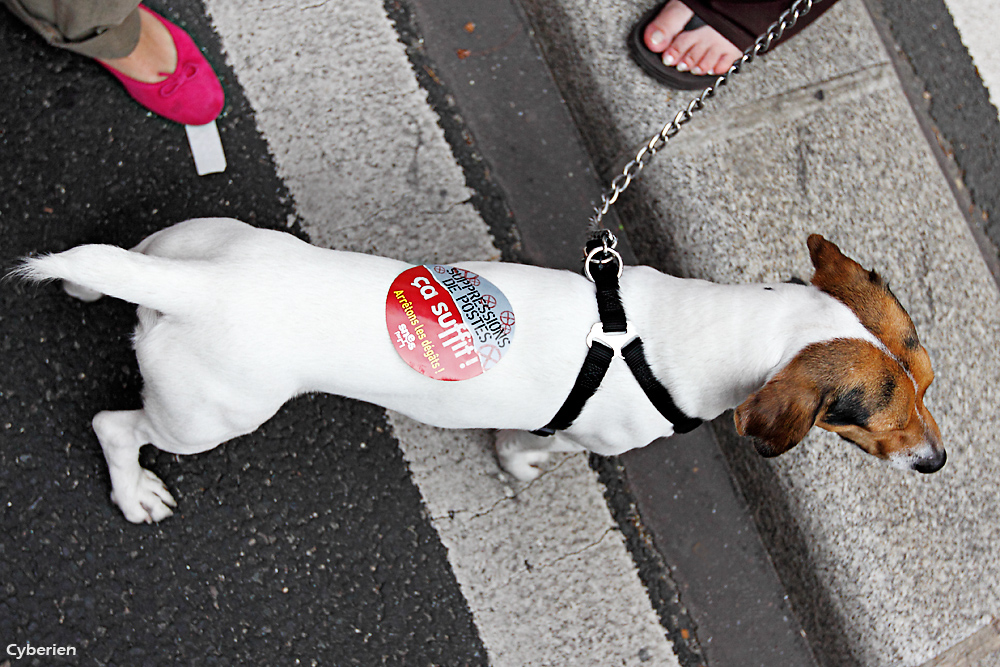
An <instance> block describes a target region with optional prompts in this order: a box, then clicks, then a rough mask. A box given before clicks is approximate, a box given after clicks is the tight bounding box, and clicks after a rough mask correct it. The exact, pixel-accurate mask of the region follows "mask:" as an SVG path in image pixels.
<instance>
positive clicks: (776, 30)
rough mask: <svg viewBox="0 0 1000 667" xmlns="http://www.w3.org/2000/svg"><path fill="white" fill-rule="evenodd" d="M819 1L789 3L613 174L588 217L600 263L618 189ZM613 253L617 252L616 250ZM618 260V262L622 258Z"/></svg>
mask: <svg viewBox="0 0 1000 667" xmlns="http://www.w3.org/2000/svg"><path fill="white" fill-rule="evenodd" d="M818 2H822V0H795V2H793V3H792V6H791V7H789V8H788V9H786V10H785V12H784V13H783V14H782V15H781V16H779V17H778V20H777V21H775V22H774V23H772V24H771V26H770V27H769V28H768V29H767V32H765V33H764V34H763V35H761V36H760V37H758V38H757V40H756V41H755V42H754V43H753V46H751V47H750V48H748V49H747V50H746V51H744V52H743V55H742V56H741V57H740V58H739V60H737V61H736V62H735V63H733V64H732V66H731V67H730V68H729V70H728V71H727V72H726V73H725V74H723V75H721V76H719V77H718V78H716V79H715V82H714V83H712V84H711V85H709V86H708V87H707V88H705V90H703V91H702V92H701V94H700V95H698V97H696V98H694V99H693V100H691V101H690V102H689V103H688V105H687V106H686V107H684V108H683V109H681V110H680V111H678V112H677V115H675V116H674V118H673V120H671V121H670V122H669V123H667V124H666V125H664V126H663V129H662V130H660V131H659V132H658V133H657V134H656V135H655V136H653V138H651V139H650V140H649V142H647V143H646V144H645V145H643V147H642V148H640V149H639V152H638V153H636V155H635V157H634V158H632V160H631V161H630V162H629V163H628V164H627V165H625V167H624V168H623V169H622V171H621V173H620V174H618V175H617V176H615V178H614V180H612V181H611V187H610V189H609V190H605V191H604V193H603V194H601V206H600V207H599V208H597V209H595V213H594V217H592V218H591V224H592V225H593V229H594V230H595V234H596V235H598V236H599V238H600V239H601V243H602V246H603V249H604V251H605V257H604V258H603V259H601V260H598V261H600V262H601V263H607V262H608V261H612V257H611V256H610V254H609V251H610V252H614V247H615V245H617V243H618V240H617V238H615V235H614V234H613V233H612V232H611V231H610V230H609V229H607V228H605V227H603V224H602V220H603V219H604V216H605V215H606V214H607V212H608V211H609V210H610V208H611V205H612V204H614V203H615V202H616V201H618V197H619V196H620V195H621V193H622V192H624V191H625V189H626V188H628V186H629V185H630V184H631V183H632V179H634V178H635V177H636V176H638V175H639V172H641V171H642V170H643V168H644V167H645V166H646V164H648V163H649V161H650V160H651V159H652V157H653V156H654V155H656V154H657V153H658V152H660V150H662V149H663V147H664V146H666V145H667V142H668V141H670V139H671V138H673V137H674V136H675V135H676V134H677V133H678V132H680V129H681V126H682V125H684V124H685V123H687V122H688V121H690V120H691V118H692V117H693V116H694V114H695V113H696V112H698V111H701V110H702V109H704V108H705V101H706V100H708V99H709V98H711V97H714V96H715V91H716V90H718V89H719V88H721V87H722V86H724V85H726V84H727V83H728V82H729V77H730V76H732V75H733V74H736V73H737V72H739V71H740V69H741V68H742V67H743V66H744V65H745V64H747V63H751V62H753V59H754V58H755V57H757V56H758V55H760V54H762V53H765V52H766V51H767V50H768V49H770V48H771V46H772V45H773V44H774V42H775V41H777V40H779V39H781V36H782V35H784V34H785V31H786V30H788V29H789V28H791V27H792V26H794V25H795V24H796V23H797V22H798V20H799V19H800V18H802V17H803V16H805V15H806V14H808V13H809V11H810V10H812V8H813V5H814V4H816V3H818ZM706 78H707V77H706ZM614 254H615V255H617V253H614ZM591 261H595V258H594V253H593V252H591V253H590V255H588V257H587V264H588V265H589V264H590V262H591ZM617 261H619V262H620V261H621V260H620V259H619V260H617Z"/></svg>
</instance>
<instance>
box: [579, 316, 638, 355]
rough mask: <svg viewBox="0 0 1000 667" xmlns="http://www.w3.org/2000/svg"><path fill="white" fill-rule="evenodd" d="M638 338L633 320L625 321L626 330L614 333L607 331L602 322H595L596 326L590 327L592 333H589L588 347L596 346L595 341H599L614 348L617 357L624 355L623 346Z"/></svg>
mask: <svg viewBox="0 0 1000 667" xmlns="http://www.w3.org/2000/svg"><path fill="white" fill-rule="evenodd" d="M636 338H638V335H637V334H636V333H635V331H634V330H633V329H632V323H631V322H626V323H625V331H619V332H614V333H608V332H606V331H605V330H604V325H603V324H602V323H601V322H595V323H594V326H593V327H591V328H590V333H589V334H587V347H594V341H597V342H598V343H601V344H603V345H604V346H606V347H608V348H611V349H612V350H614V353H615V356H616V357H624V355H623V354H622V348H623V347H625V346H626V345H628V344H629V343H631V342H632V341H633V340H635V339H636Z"/></svg>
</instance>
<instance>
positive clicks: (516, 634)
mask: <svg viewBox="0 0 1000 667" xmlns="http://www.w3.org/2000/svg"><path fill="white" fill-rule="evenodd" d="M206 4H207V7H208V9H209V12H210V14H211V16H212V19H213V21H214V23H215V26H216V29H217V31H218V33H219V35H220V36H221V37H222V40H223V43H224V45H225V48H226V50H227V52H228V55H229V58H230V60H231V62H232V64H233V66H234V69H235V70H236V71H237V74H238V76H239V78H240V84H241V85H242V87H243V89H244V90H245V92H246V95H247V97H248V98H249V99H250V101H251V103H252V104H253V105H254V108H255V111H256V114H257V122H258V125H259V128H260V130H261V132H262V133H263V134H264V136H265V137H266V138H267V140H268V143H269V145H270V147H271V150H272V152H273V153H274V156H275V161H276V163H277V167H278V170H279V173H280V175H281V176H282V177H283V178H284V180H285V182H286V183H287V185H288V188H289V190H290V191H291V192H292V194H293V196H294V197H295V200H296V204H297V209H298V212H299V214H300V215H301V217H302V222H303V228H304V229H305V230H306V231H307V232H308V233H309V234H310V236H311V237H312V240H313V241H314V242H316V243H318V244H320V245H326V246H330V247H338V248H344V249H352V250H360V251H364V252H376V253H378V254H383V255H389V256H393V257H398V258H401V259H406V260H409V261H413V262H424V261H435V262H447V261H454V260H458V259H495V258H497V257H498V256H499V253H498V252H497V250H496V248H494V247H493V245H492V242H491V239H490V237H489V235H488V233H487V230H486V226H485V225H484V223H483V222H482V220H481V219H480V218H479V216H478V214H477V213H476V212H475V210H474V209H473V208H472V206H471V205H470V204H468V203H467V200H468V199H469V197H470V192H469V191H468V189H467V188H466V186H465V184H464V182H463V174H462V172H461V170H460V168H459V167H458V166H457V165H456V163H455V160H454V158H453V157H452V155H451V152H450V150H449V148H448V146H447V144H446V142H445V140H444V138H443V135H442V132H441V130H440V128H439V127H438V125H437V121H436V117H435V115H434V112H433V111H432V110H431V109H430V107H429V106H428V104H427V101H426V96H425V95H424V93H423V91H422V90H421V89H420V88H419V87H418V86H417V83H416V80H415V77H414V75H413V72H412V70H411V67H410V64H409V61H408V60H407V58H406V55H405V52H404V50H403V45H402V44H401V43H400V42H399V41H398V39H397V36H396V34H395V32H394V31H393V28H392V25H391V24H390V22H389V20H388V18H387V17H386V15H385V11H384V9H383V7H382V3H381V2H377V1H376V0H351V1H350V2H339V3H313V2H296V1H294V0H282V1H279V2H267V3H239V4H238V5H237V4H234V3H230V2H224V1H223V0H209V1H208V2H207V3H206ZM293 54H294V57H293ZM392 422H393V424H394V428H395V432H396V435H397V437H398V438H399V440H400V443H401V445H402V447H403V450H404V454H405V456H406V458H407V460H408V461H409V463H410V467H411V470H412V472H413V476H414V479H415V481H416V483H417V485H418V486H419V488H420V490H421V493H422V495H423V497H424V500H425V502H426V504H427V507H428V510H429V512H430V515H431V517H432V520H433V522H434V524H435V526H436V527H437V529H438V531H439V533H440V535H441V538H442V540H443V542H444V544H445V546H446V547H447V548H448V552H449V558H450V561H451V564H452V567H453V568H454V571H455V574H456V577H457V579H458V581H459V583H460V585H461V586H462V589H463V593H464V595H465V597H466V599H467V600H468V603H469V606H470V608H471V611H472V613H473V616H474V618H475V620H476V623H477V625H478V627H479V631H480V634H481V636H482V638H483V641H484V643H485V644H486V647H487V649H488V651H489V653H490V660H491V664H493V665H498V666H502V665H509V666H511V667H524V666H527V665H611V664H614V665H639V664H655V665H676V664H677V660H676V658H675V657H674V655H673V652H672V650H671V647H670V644H669V642H668V641H667V640H666V638H665V636H664V630H663V628H662V627H661V626H660V625H659V623H658V621H657V618H656V615H655V613H654V612H653V610H652V607H651V605H650V602H649V599H648V596H647V594H646V591H645V589H644V588H643V586H642V584H641V582H640V581H639V578H638V576H637V574H636V571H635V566H634V564H633V562H632V560H631V556H630V555H629V553H628V551H627V549H626V548H625V545H624V543H623V539H622V537H621V534H620V533H619V532H618V530H617V527H616V525H615V523H614V521H613V519H612V518H611V516H610V513H609V510H608V508H607V505H606V504H605V501H604V498H603V487H602V486H601V485H600V484H599V483H598V481H597V479H596V475H595V473H594V472H593V471H591V470H590V468H589V467H588V465H587V460H586V458H585V457H584V456H582V455H577V456H575V457H573V458H569V459H566V460H563V462H562V463H561V464H559V465H558V466H557V469H556V470H553V471H552V472H551V474H548V475H545V476H543V477H542V478H541V479H540V480H538V481H536V482H535V483H533V484H531V485H529V487H528V488H521V487H517V488H515V487H511V486H510V485H509V483H507V482H506V481H504V480H503V479H502V478H501V477H500V476H499V474H498V473H499V471H498V469H497V467H496V464H495V462H494V459H493V455H492V452H491V451H490V436H489V434H487V433H485V432H476V431H472V432H467V431H459V432H445V431H440V430H437V429H432V428H429V427H425V426H422V425H419V424H416V423H414V422H411V421H410V420H407V419H405V418H402V417H400V416H393V417H392Z"/></svg>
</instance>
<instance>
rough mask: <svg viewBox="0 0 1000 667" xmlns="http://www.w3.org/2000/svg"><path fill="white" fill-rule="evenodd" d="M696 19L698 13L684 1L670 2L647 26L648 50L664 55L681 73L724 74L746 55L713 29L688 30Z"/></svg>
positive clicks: (666, 62) (705, 27) (675, 0)
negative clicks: (695, 13)
mask: <svg viewBox="0 0 1000 667" xmlns="http://www.w3.org/2000/svg"><path fill="white" fill-rule="evenodd" d="M693 16H694V12H692V11H691V10H690V9H689V8H688V7H687V5H685V4H684V3H682V2H681V1H680V0H670V2H668V3H667V4H666V6H665V7H664V8H663V11H661V12H660V13H659V14H658V15H657V16H656V18H654V19H653V20H652V21H650V23H649V25H648V26H646V30H645V33H644V35H643V36H644V39H645V42H646V47H647V48H648V49H649V50H650V51H652V52H653V53H662V54H663V64H664V65H667V66H668V67H676V68H677V70H678V71H679V72H688V71H690V72H691V73H692V74H705V75H708V74H724V73H725V72H726V70H728V69H729V68H730V66H732V64H733V63H734V62H736V59H737V58H739V57H740V55H742V52H741V51H740V50H739V49H738V48H736V46H734V45H733V43H732V42H730V41H729V40H728V39H726V38H725V37H723V36H722V35H720V34H719V33H718V32H717V31H716V30H715V28H712V27H710V26H707V25H705V26H701V27H700V28H695V29H694V30H687V31H685V30H684V26H686V25H687V23H688V21H690V20H691V17H693Z"/></svg>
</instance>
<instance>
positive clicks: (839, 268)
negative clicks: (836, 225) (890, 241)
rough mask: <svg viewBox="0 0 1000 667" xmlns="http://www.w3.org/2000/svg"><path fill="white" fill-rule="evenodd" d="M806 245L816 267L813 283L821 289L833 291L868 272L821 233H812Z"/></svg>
mask: <svg viewBox="0 0 1000 667" xmlns="http://www.w3.org/2000/svg"><path fill="white" fill-rule="evenodd" d="M806 246H808V248H809V259H811V260H812V263H813V266H814V267H816V273H815V275H813V279H812V283H813V285H816V286H817V287H819V288H820V289H823V290H825V291H831V289H832V288H835V287H837V286H841V285H845V284H851V283H852V282H853V281H854V280H856V279H857V278H859V277H861V276H862V275H865V274H867V273H868V272H867V271H865V270H864V268H862V266H861V265H860V264H858V263H857V262H855V261H854V260H853V259H851V258H850V257H848V256H847V255H845V254H844V253H842V252H841V251H840V248H838V247H837V246H836V244H834V243H831V242H830V241H827V240H826V239H825V238H823V237H822V236H820V235H819V234H810V235H809V238H808V239H806Z"/></svg>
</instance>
